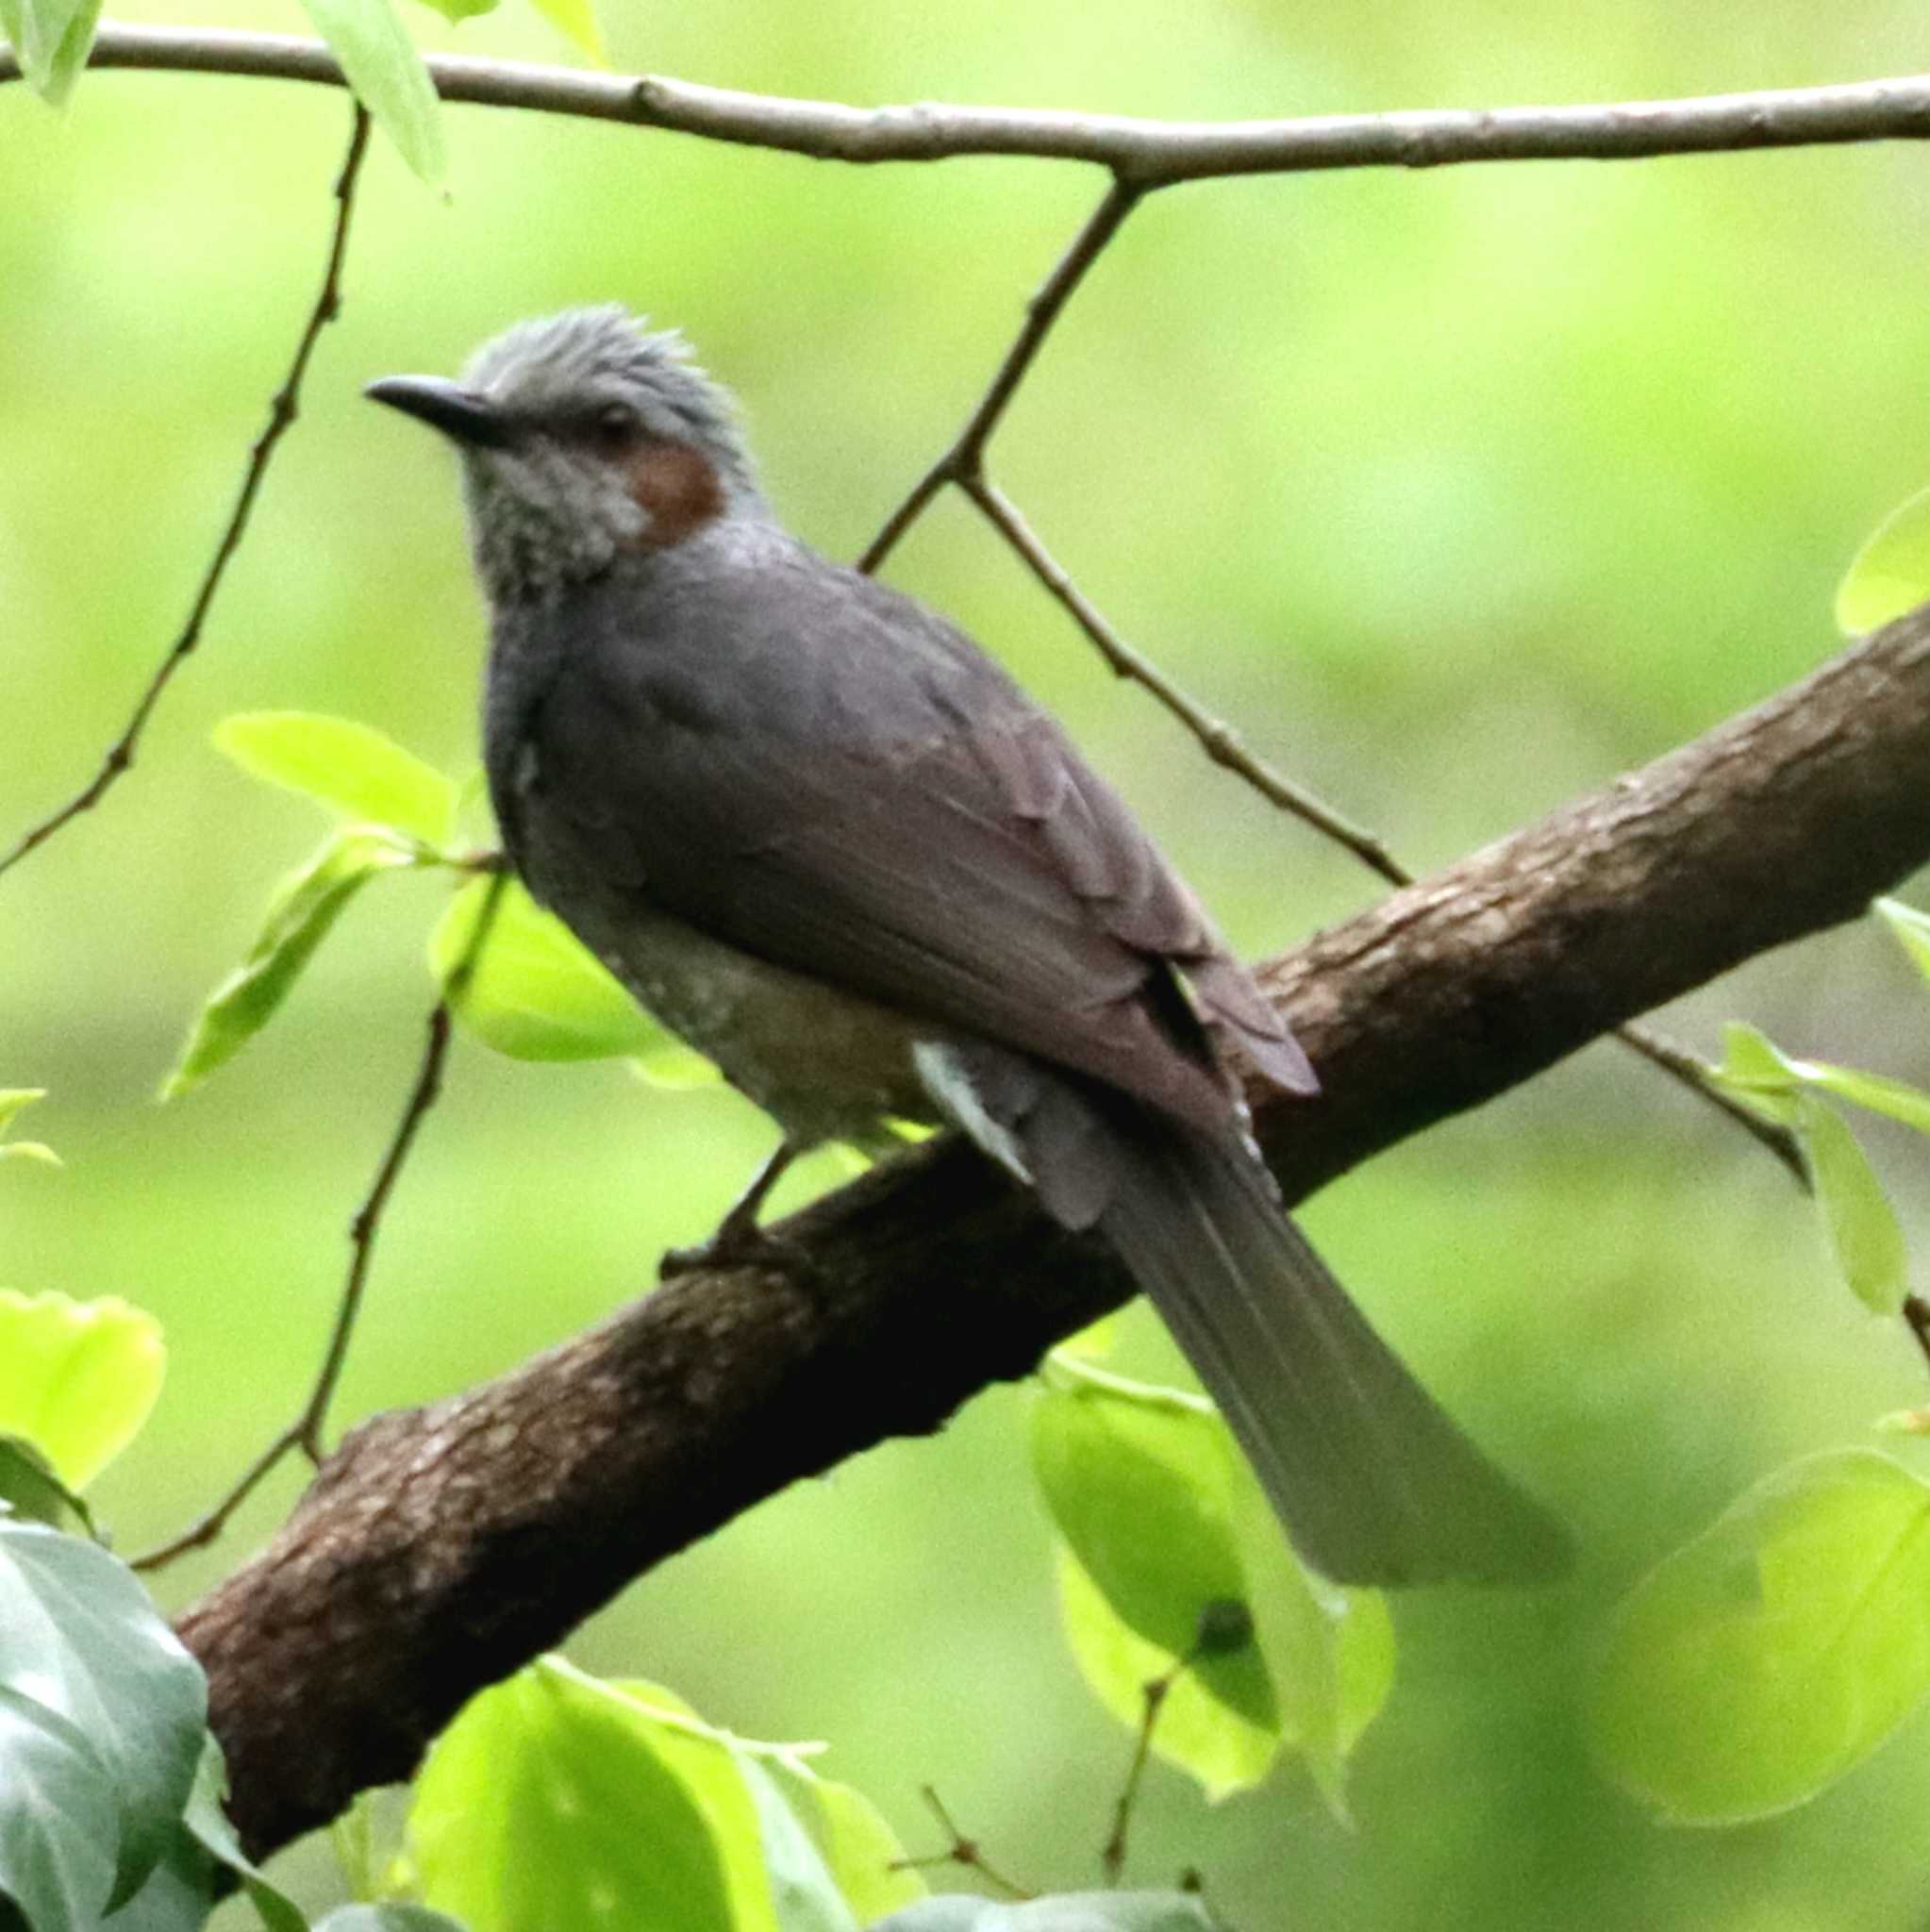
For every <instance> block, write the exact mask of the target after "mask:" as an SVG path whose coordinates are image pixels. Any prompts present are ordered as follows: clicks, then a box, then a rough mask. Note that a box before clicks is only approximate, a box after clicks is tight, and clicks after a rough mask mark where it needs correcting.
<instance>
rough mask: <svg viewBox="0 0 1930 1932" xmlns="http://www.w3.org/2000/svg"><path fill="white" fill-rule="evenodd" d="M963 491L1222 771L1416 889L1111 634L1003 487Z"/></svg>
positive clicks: (1376, 846)
mask: <svg viewBox="0 0 1930 1932" xmlns="http://www.w3.org/2000/svg"><path fill="white" fill-rule="evenodd" d="M959 487H960V488H961V489H962V490H963V491H965V493H966V495H968V496H969V497H970V498H971V499H972V501H973V503H975V504H976V505H977V506H978V508H980V509H981V510H982V511H984V513H985V516H986V519H987V521H988V522H990V525H991V526H992V528H993V529H995V530H996V531H997V532H998V533H999V535H1000V536H1001V537H1003V538H1004V539H1005V540H1006V541H1007V543H1008V544H1009V545H1010V546H1011V547H1012V549H1013V550H1014V551H1015V552H1016V553H1017V554H1018V556H1019V558H1020V560H1021V561H1022V562H1023V564H1024V565H1025V566H1026V568H1027V569H1028V570H1030V571H1031V573H1032V575H1034V576H1036V577H1037V578H1038V579H1039V581H1040V583H1041V584H1042V585H1044V587H1045V589H1046V590H1047V591H1050V592H1051V594H1052V595H1053V596H1054V597H1055V598H1057V601H1058V602H1059V604H1061V605H1062V606H1063V607H1064V608H1065V609H1066V610H1067V611H1068V612H1069V613H1070V614H1071V616H1072V618H1073V622H1074V623H1075V624H1076V625H1078V626H1079V628H1080V629H1081V630H1082V631H1084V632H1085V633H1086V635H1087V637H1088V638H1090V640H1091V641H1092V642H1093V643H1094V644H1095V645H1096V646H1097V647H1098V650H1099V655H1100V656H1101V657H1102V658H1105V659H1106V663H1107V664H1108V665H1110V666H1111V668H1112V670H1113V671H1114V672H1115V673H1116V674H1117V675H1119V676H1121V677H1124V678H1129V679H1130V680H1131V681H1132V682H1133V683H1135V684H1137V685H1139V686H1140V688H1141V689H1142V690H1144V691H1150V692H1151V693H1152V695H1153V696H1154V697H1155V698H1156V699H1157V700H1158V701H1159V703H1160V704H1161V705H1163V706H1164V707H1165V708H1166V709H1167V710H1169V711H1170V712H1172V714H1173V716H1174V717H1175V718H1177V719H1178V720H1179V722H1180V723H1181V724H1184V725H1185V726H1186V728H1187V729H1188V730H1189V731H1190V732H1191V733H1192V735H1193V736H1194V737H1195V738H1196V739H1198V740H1199V742H1200V748H1201V749H1202V750H1203V751H1204V752H1205V753H1206V756H1207V757H1208V758H1211V759H1212V760H1213V762H1214V763H1215V764H1216V765H1223V766H1224V767H1225V768H1226V769H1227V770H1228V771H1229V772H1233V773H1235V774H1238V775H1239V776H1240V777H1241V778H1244V779H1245V780H1246V782H1247V783H1248V784H1249V785H1251V786H1252V787H1253V789H1254V790H1255V791H1257V792H1258V793H1259V794H1260V796H1261V797H1262V798H1264V799H1266V800H1267V801H1268V802H1269V803H1270V804H1273V805H1276V806H1278V807H1279V808H1280V809H1281V810H1282V811H1286V812H1290V813H1291V814H1292V815H1293V816H1294V817H1295V818H1297V819H1302V820H1304V821H1305V822H1306V824H1309V825H1311V826H1312V827H1313V828H1314V829H1315V830H1316V831H1317V832H1320V833H1322V834H1323V836H1325V837H1326V838H1329V839H1332V840H1333V841H1335V842H1336V843H1337V844H1339V845H1344V846H1345V847H1346V848H1347V850H1348V851H1349V852H1351V853H1352V854H1353V855H1354V856H1355V858H1357V859H1359V861H1360V862H1361V864H1363V865H1365V866H1367V867H1369V868H1370V869H1371V870H1372V871H1373V872H1376V873H1378V874H1380V875H1381V877H1382V878H1384V879H1386V880H1387V882H1388V883H1389V885H1393V886H1406V885H1412V884H1413V882H1414V875H1413V874H1411V873H1410V872H1408V871H1407V870H1406V867H1404V866H1403V865H1401V864H1400V863H1399V862H1398V861H1397V860H1396V859H1395V858H1394V856H1393V854H1392V853H1390V852H1389V850H1388V849H1387V847H1386V846H1385V845H1383V844H1382V843H1381V841H1379V840H1378V839H1376V838H1375V837H1374V836H1373V833H1372V832H1368V831H1364V830H1363V829H1362V828H1361V827H1360V826H1358V825H1356V824H1354V822H1353V821H1352V820H1351V819H1348V818H1345V817H1343V816H1342V815H1341V814H1340V813H1339V812H1338V811H1336V810H1335V809H1334V808H1333V807H1332V806H1330V805H1328V804H1327V803H1326V802H1325V801H1324V800H1323V799H1322V798H1320V797H1319V796H1318V795H1316V794H1315V793H1314V792H1311V791H1307V789H1306V787H1305V786H1303V785H1296V784H1295V783H1294V782H1293V780H1292V779H1291V778H1289V777H1288V776H1287V774H1285V773H1284V772H1279V771H1276V770H1275V769H1274V768H1273V766H1272V765H1270V764H1268V763H1267V762H1266V760H1265V759H1264V758H1259V757H1257V756H1256V754H1255V753H1253V752H1251V751H1249V750H1248V749H1247V747H1246V744H1245V743H1244V741H1242V740H1241V738H1240V734H1239V733H1238V732H1237V731H1235V730H1234V728H1233V727H1232V725H1230V724H1226V723H1225V722H1224V720H1223V719H1220V718H1216V717H1214V716H1213V714H1212V713H1211V712H1210V711H1208V710H1207V709H1206V707H1205V706H1204V705H1202V704H1200V703H1199V701H1198V700H1197V699H1195V698H1193V697H1190V696H1189V695H1188V693H1187V692H1186V691H1182V690H1181V689H1180V687H1179V686H1178V685H1176V684H1174V683H1173V680H1172V679H1171V678H1170V677H1168V676H1167V675H1166V674H1165V673H1164V672H1163V671H1161V670H1160V669H1159V667H1158V666H1157V665H1156V664H1155V663H1154V662H1153V660H1152V659H1151V658H1148V657H1146V656H1145V655H1144V654H1143V653H1141V652H1140V651H1137V650H1135V649H1134V648H1133V646H1132V645H1131V644H1129V643H1127V642H1126V641H1125V640H1124V639H1123V637H1121V636H1120V634H1119V633H1118V632H1117V631H1116V630H1114V629H1113V627H1112V626H1111V625H1109V624H1108V623H1107V622H1106V619H1105V617H1104V616H1103V615H1102V614H1101V613H1100V611H1099V609H1098V608H1097V606H1095V605H1094V604H1093V603H1092V601H1091V600H1090V598H1089V597H1088V596H1087V595H1086V594H1085V592H1084V591H1081V590H1080V589H1079V587H1078V585H1076V584H1075V583H1073V579H1072V577H1071V575H1069V574H1068V573H1067V572H1066V570H1065V568H1064V567H1063V566H1062V565H1061V564H1060V563H1059V561H1058V559H1057V558H1055V557H1054V556H1053V554H1052V553H1051V552H1050V551H1049V550H1047V549H1046V547H1045V545H1044V544H1043V543H1042V542H1041V541H1040V539H1039V536H1038V534H1037V533H1036V532H1035V531H1034V530H1033V528H1032V526H1031V525H1030V524H1028V523H1027V522H1026V521H1025V519H1024V517H1023V515H1022V514H1021V512H1020V509H1019V507H1018V505H1017V504H1015V503H1014V502H1013V501H1012V500H1011V498H1010V497H1008V496H1007V495H1006V494H1005V492H1004V491H1001V490H1000V489H999V487H998V486H997V485H996V484H995V483H993V482H991V481H990V479H989V478H987V477H985V476H968V477H965V478H963V479H961V481H960V484H959Z"/></svg>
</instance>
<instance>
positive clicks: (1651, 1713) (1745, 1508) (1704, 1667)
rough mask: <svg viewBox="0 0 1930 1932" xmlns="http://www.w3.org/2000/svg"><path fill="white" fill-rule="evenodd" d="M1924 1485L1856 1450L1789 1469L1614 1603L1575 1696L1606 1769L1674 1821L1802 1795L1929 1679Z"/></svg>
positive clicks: (1783, 1805)
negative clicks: (1597, 1660) (1585, 1682)
mask: <svg viewBox="0 0 1930 1932" xmlns="http://www.w3.org/2000/svg"><path fill="white" fill-rule="evenodd" d="M1926 1600H1930V1489H1926V1488H1925V1486H1924V1485H1923V1484H1922V1483H1921V1482H1919V1481H1918V1479H1917V1478H1916V1477H1915V1476H1913V1475H1912V1474H1910V1473H1909V1472H1908V1471H1907V1470H1905V1469H1904V1468H1902V1467H1901V1466H1900V1465H1898V1464H1897V1463H1895V1462H1892V1461H1891V1460H1890V1459H1889V1458H1888V1457H1884V1456H1879V1455H1877V1454H1876V1453H1875V1452H1874V1451H1873V1450H1864V1449H1852V1450H1842V1451H1838V1452H1835V1453H1833V1454H1830V1455H1825V1456H1818V1457H1810V1458H1808V1459H1807V1460H1805V1461H1802V1462H1798V1463H1795V1464H1793V1465H1792V1466H1791V1467H1789V1468H1788V1469H1785V1470H1782V1471H1780V1472H1778V1473H1777V1474H1774V1475H1772V1476H1770V1477H1768V1478H1766V1479H1765V1480H1764V1481H1762V1482H1760V1483H1758V1484H1757V1485H1756V1486H1755V1488H1754V1489H1753V1490H1751V1491H1749V1492H1748V1493H1747V1494H1746V1495H1744V1496H1742V1497H1741V1498H1740V1499H1739V1501H1738V1502H1736V1503H1735V1504H1734V1505H1733V1506H1732V1507H1730V1508H1729V1509H1728V1510H1727V1511H1726V1512H1725V1513H1724V1514H1723V1515H1722V1517H1721V1518H1720V1519H1718V1521H1717V1522H1716V1523H1715V1524H1712V1525H1711V1526H1710V1527H1709V1528H1708V1529H1707V1530H1705V1531H1704V1533H1703V1534H1702V1535H1701V1536H1699V1537H1697V1538H1696V1539H1695V1540H1694V1541H1692V1542H1689V1543H1686V1544H1685V1545H1684V1546H1683V1547H1682V1548H1681V1549H1679V1550H1677V1551H1676V1552H1675V1553H1674V1554H1673V1555H1672V1556H1670V1557H1665V1558H1664V1559H1663V1560H1662V1562H1661V1563H1660V1564H1658V1565H1657V1566H1656V1567H1655V1569H1654V1570H1653V1571H1651V1572H1650V1573H1649V1574H1648V1575H1647V1576H1646V1577H1645V1578H1644V1579H1643V1580H1642V1581H1641V1582H1640V1583H1639V1584H1638V1585H1637V1587H1636V1588H1635V1590H1634V1591H1631V1592H1630V1594H1629V1595H1628V1596H1627V1597H1626V1598H1625V1599H1624V1600H1623V1601H1622V1605H1621V1607H1620V1608H1619V1609H1618V1610H1617V1612H1616V1616H1615V1623H1614V1627H1613V1631H1612V1635H1611V1638H1610V1641H1609V1645H1608V1649H1607V1651H1606V1655H1605V1657H1604V1658H1603V1661H1602V1664H1601V1667H1600V1669H1599V1671H1598V1672H1597V1674H1596V1678H1595V1682H1594V1684H1593V1686H1592V1690H1591V1692H1590V1701H1589V1729H1590V1736H1591V1740H1592V1743H1593V1746H1594V1749H1595V1752H1596V1754H1597V1756H1598V1757H1599V1758H1600V1760H1601V1762H1602V1764H1603V1766H1604V1768H1605V1769H1606V1772H1607V1774H1608V1775H1609V1776H1610V1777H1612V1778H1613V1779H1614V1780H1615V1781H1616V1782H1617V1783H1618V1784H1620V1785H1621V1786H1622V1788H1623V1789H1624V1790H1628V1791H1630V1792H1632V1793H1633V1794H1634V1795H1635V1796H1636V1797H1637V1798H1638V1799H1639V1800H1640V1801H1641V1802H1642V1803H1643V1804H1645V1805H1648V1806H1649V1807H1652V1808H1653V1809H1654V1810H1655V1811H1656V1812H1657V1813H1658V1814H1659V1815H1660V1816H1661V1817H1662V1818H1663V1819H1665V1820H1667V1821H1668V1822H1670V1823H1672V1824H1739V1823H1740V1822H1742V1821H1743V1820H1746V1819H1751V1818H1764V1817H1768V1816H1770V1815H1771V1814H1772V1813H1774V1812H1777V1811H1785V1810H1788V1809H1789V1807H1792V1806H1795V1805H1800V1804H1803V1803H1804V1802H1805V1800H1807V1799H1809V1798H1812V1797H1814V1796H1815V1795H1816V1794H1817V1793H1818V1792H1819V1791H1821V1790H1824V1789H1825V1788H1826V1787H1827V1786H1829V1785H1831V1784H1833V1783H1834V1782H1835V1781H1836V1780H1837V1779H1838V1778H1839V1777H1841V1776H1842V1775H1843V1774H1845V1773H1847V1772H1848V1771H1850V1770H1851V1769H1852V1768H1853V1767H1854V1766H1855V1765H1856V1764H1858V1763H1860V1762H1861V1761H1862V1760H1863V1759H1864V1758H1865V1757H1868V1756H1869V1755H1870V1753H1871V1752H1872V1751H1873V1750H1875V1749H1876V1747H1877V1745H1879V1744H1880V1743H1881V1742H1882V1741H1883V1740H1884V1739H1885V1738H1887V1737H1888V1735H1889V1733H1890V1732H1891V1731H1892V1730H1894V1729H1895V1727H1896V1726H1897V1725H1898V1724H1901V1723H1902V1722H1903V1720H1904V1719H1905V1717H1906V1716H1907V1715H1908V1714H1909V1712H1910V1711H1911V1710H1912V1709H1913V1708H1914V1707H1916V1705H1917V1704H1918V1702H1919V1701H1920V1700H1921V1698H1922V1695H1923V1693H1924V1691H1926V1690H1930V1618H1926V1617H1925V1616H1924V1614H1923V1606H1924V1603H1925V1602H1926Z"/></svg>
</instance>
